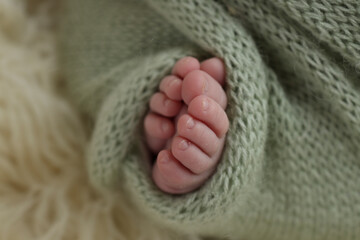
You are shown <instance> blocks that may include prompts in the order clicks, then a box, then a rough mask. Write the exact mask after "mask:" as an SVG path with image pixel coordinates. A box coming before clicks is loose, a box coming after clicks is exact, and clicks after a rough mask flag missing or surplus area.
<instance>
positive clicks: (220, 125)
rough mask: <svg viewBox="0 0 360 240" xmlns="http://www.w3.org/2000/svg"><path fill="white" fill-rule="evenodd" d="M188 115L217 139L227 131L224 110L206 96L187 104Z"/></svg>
mask: <svg viewBox="0 0 360 240" xmlns="http://www.w3.org/2000/svg"><path fill="white" fill-rule="evenodd" d="M188 114H189V115H191V116H192V117H194V118H195V119H197V120H199V121H201V122H203V123H204V124H206V125H207V126H208V127H209V128H210V129H211V130H213V131H214V133H215V134H216V135H217V136H218V137H219V138H221V137H223V136H224V135H225V133H226V132H227V131H228V129H229V120H228V117H227V115H226V113H225V111H224V109H223V108H222V107H221V106H220V105H219V104H218V103H217V102H215V101H214V100H213V99H211V98H209V97H207V96H204V95H201V96H198V97H196V98H194V99H193V100H192V101H191V103H190V104H189V108H188Z"/></svg>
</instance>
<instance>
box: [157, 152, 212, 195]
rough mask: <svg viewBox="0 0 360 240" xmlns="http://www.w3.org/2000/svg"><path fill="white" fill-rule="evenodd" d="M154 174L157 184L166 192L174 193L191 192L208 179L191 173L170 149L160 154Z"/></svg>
mask: <svg viewBox="0 0 360 240" xmlns="http://www.w3.org/2000/svg"><path fill="white" fill-rule="evenodd" d="M152 174H153V179H154V182H155V183H156V185H157V186H158V187H159V188H160V189H161V190H163V191H164V192H167V193H172V194H181V193H187V192H190V191H192V190H194V189H196V188H198V187H199V186H200V185H201V184H202V183H203V182H204V181H205V180H206V176H197V175H194V174H193V173H191V172H190V171H189V170H188V169H187V168H185V167H184V166H183V165H182V164H181V163H180V162H179V161H177V160H176V159H175V157H174V156H173V155H172V154H171V153H170V152H169V150H163V151H161V152H160V153H159V154H158V157H157V159H156V162H155V165H154V167H153V173H152Z"/></svg>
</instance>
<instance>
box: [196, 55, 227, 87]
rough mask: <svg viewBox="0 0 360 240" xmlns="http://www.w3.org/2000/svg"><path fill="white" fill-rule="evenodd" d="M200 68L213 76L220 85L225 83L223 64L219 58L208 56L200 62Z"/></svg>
mask: <svg viewBox="0 0 360 240" xmlns="http://www.w3.org/2000/svg"><path fill="white" fill-rule="evenodd" d="M200 70H202V71H204V72H206V73H207V74H209V75H210V76H211V77H213V78H214V79H215V80H216V81H217V82H218V83H220V85H221V86H224V84H225V76H226V73H225V65H224V63H223V61H222V60H221V59H220V58H216V57H214V58H210V59H207V60H205V61H203V62H202V63H201V64H200Z"/></svg>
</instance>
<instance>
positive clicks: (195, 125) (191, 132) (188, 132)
mask: <svg viewBox="0 0 360 240" xmlns="http://www.w3.org/2000/svg"><path fill="white" fill-rule="evenodd" d="M176 129H177V135H179V136H180V137H183V138H185V139H188V140H189V141H190V142H192V143H194V144H195V145H196V146H198V147H199V148H200V149H201V150H202V151H203V152H204V153H206V154H207V155H208V156H209V157H212V156H213V155H215V154H216V153H217V152H218V151H219V148H220V139H219V138H218V137H217V136H216V134H215V133H214V132H213V131H212V130H211V129H210V128H209V127H208V126H206V125H205V124H204V123H203V122H201V121H198V120H196V119H194V118H193V117H191V116H190V115H189V114H184V115H183V116H181V117H180V119H179V121H178V122H177V127H176Z"/></svg>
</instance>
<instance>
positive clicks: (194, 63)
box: [172, 57, 200, 78]
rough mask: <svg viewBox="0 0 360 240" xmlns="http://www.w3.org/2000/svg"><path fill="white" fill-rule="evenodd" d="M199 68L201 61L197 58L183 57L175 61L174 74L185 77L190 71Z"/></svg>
mask: <svg viewBox="0 0 360 240" xmlns="http://www.w3.org/2000/svg"><path fill="white" fill-rule="evenodd" d="M197 69H200V63H199V61H198V60H197V59H196V58H194V57H183V58H181V59H180V60H179V61H177V62H176V63H175V65H174V67H173V69H172V74H174V75H176V76H178V77H180V78H184V77H185V76H186V75H187V74H188V73H189V72H191V71H194V70H197Z"/></svg>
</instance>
